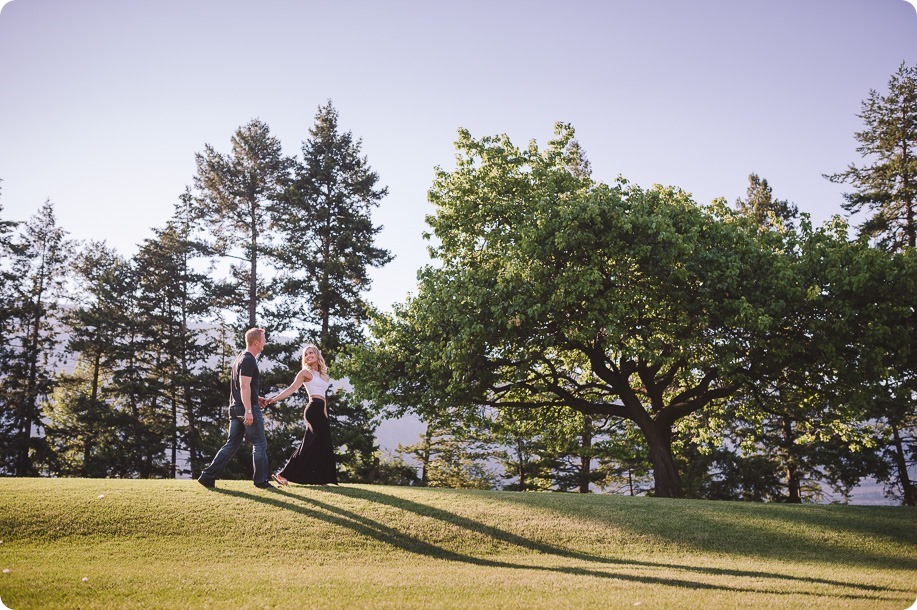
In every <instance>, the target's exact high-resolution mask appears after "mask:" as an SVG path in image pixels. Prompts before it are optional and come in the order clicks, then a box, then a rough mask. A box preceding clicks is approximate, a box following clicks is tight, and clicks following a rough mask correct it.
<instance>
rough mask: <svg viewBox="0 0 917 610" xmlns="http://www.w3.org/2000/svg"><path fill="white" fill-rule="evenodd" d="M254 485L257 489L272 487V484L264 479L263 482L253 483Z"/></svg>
mask: <svg viewBox="0 0 917 610" xmlns="http://www.w3.org/2000/svg"><path fill="white" fill-rule="evenodd" d="M255 487H257V488H258V489H274V486H273V485H271V484H270V483H268V482H267V481H265V482H264V483H255Z"/></svg>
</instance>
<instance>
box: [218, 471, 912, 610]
mask: <svg viewBox="0 0 917 610" xmlns="http://www.w3.org/2000/svg"><path fill="white" fill-rule="evenodd" d="M320 489H321V490H322V491H324V492H327V493H331V494H337V495H341V496H344V497H349V498H358V499H362V500H366V501H369V502H375V503H378V504H384V505H387V506H391V507H395V508H398V509H401V510H405V511H408V512H412V513H414V514H417V515H421V516H426V517H431V518H434V519H439V520H442V521H444V522H446V523H449V524H452V525H455V526H457V527H461V528H465V529H468V530H469V531H472V532H475V533H480V534H483V535H487V536H490V537H493V538H495V539H496V540H499V541H501V542H504V543H506V544H510V545H514V546H518V547H520V548H523V549H526V550H530V551H534V552H537V553H541V554H545V555H554V556H557V557H562V558H567V559H576V560H582V561H588V562H593V563H602V564H605V565H607V566H614V565H617V566H621V567H627V566H630V567H650V568H657V569H658V568H671V569H678V570H686V571H699V572H703V573H706V574H710V575H716V574H727V575H734V576H743V577H751V578H772V579H779V580H789V581H802V582H805V583H810V584H814V583H819V584H825V585H829V586H833V587H843V588H848V589H858V590H862V591H864V592H865V591H876V592H878V591H885V592H906V591H899V590H898V589H888V588H883V587H875V586H871V585H857V584H849V583H844V582H835V581H829V580H821V579H810V578H799V577H795V576H786V575H781V574H770V573H763V572H762V573H759V572H747V571H741V570H719V569H705V568H695V567H693V566H681V565H667V564H656V563H651V562H641V561H625V560H616V559H607V558H603V557H599V556H594V555H588V554H585V553H579V552H576V551H570V550H568V549H564V548H561V547H556V546H553V545H550V544H546V543H543V542H537V541H533V540H529V539H527V538H523V537H521V536H518V535H516V534H513V533H511V532H506V531H503V530H500V529H498V528H494V527H492V526H489V525H486V524H483V523H479V522H477V521H474V520H471V519H467V518H465V517H461V516H459V515H456V514H454V513H450V512H448V511H444V510H441V509H438V508H434V507H431V506H428V505H425V504H419V503H416V502H412V501H409V500H404V499H403V498H397V497H394V496H389V495H386V494H381V493H378V492H373V491H369V490H365V489H356V488H340V487H338V488H324V487H323V488H320ZM216 491H217V492H219V493H223V494H226V495H230V496H234V497H237V498H243V499H246V500H251V501H254V502H260V503H263V504H267V505H270V506H275V507H277V508H281V509H285V510H290V511H293V512H295V513H297V514H300V515H303V516H305V517H309V518H311V519H316V520H318V521H322V522H325V523H328V524H329V525H334V526H337V527H341V528H346V529H349V530H351V531H353V532H355V533H357V534H360V535H362V536H365V537H367V538H371V539H373V540H377V541H379V542H382V543H384V544H388V545H390V546H392V547H394V548H397V549H400V550H402V551H406V552H409V553H414V554H418V555H422V556H424V557H429V558H431V559H439V560H446V561H455V562H460V563H466V564H471V565H475V566H481V567H488V568H504V569H515V570H539V571H546V572H556V573H561V574H568V575H575V576H590V577H597V578H607V579H611V580H618V581H627V582H635V583H642V584H648V585H663V586H670V587H685V588H689V589H700V590H704V589H705V590H718V591H730V592H745V593H761V594H771V595H812V596H818V597H823V596H824V595H821V594H818V593H813V592H809V591H774V590H769V589H767V588H763V587H762V588H742V587H737V586H734V585H729V586H723V585H716V584H711V583H705V582H699V581H695V580H685V579H679V578H661V577H655V576H640V575H634V574H624V573H618V572H614V571H609V570H607V569H606V570H602V569H591V568H581V567H574V566H565V567H553V566H540V565H537V564H532V565H527V564H517V563H511V562H506V561H499V560H494V559H485V558H482V557H475V556H473V555H466V554H462V553H458V552H455V551H452V550H449V549H446V548H443V547H441V546H437V545H435V544H432V543H430V542H427V541H425V540H422V539H421V538H418V537H417V536H412V535H410V534H406V533H404V532H402V531H399V530H398V529H396V528H394V527H391V526H389V525H386V524H384V523H381V522H379V521H376V520H374V519H370V518H368V517H366V516H364V515H361V514H359V513H356V512H353V511H350V510H346V509H344V508H341V507H339V506H335V505H333V504H329V503H327V502H322V501H320V500H317V499H314V498H312V497H305V496H301V495H298V494H292V493H284V492H281V491H277V490H275V491H273V492H272V493H270V494H268V495H262V494H255V493H250V492H243V491H235V490H229V489H217V490H216ZM828 596H829V597H837V598H843V599H869V600H885V601H898V598H890V597H877V596H875V595H859V594H836V593H835V594H830V595H828Z"/></svg>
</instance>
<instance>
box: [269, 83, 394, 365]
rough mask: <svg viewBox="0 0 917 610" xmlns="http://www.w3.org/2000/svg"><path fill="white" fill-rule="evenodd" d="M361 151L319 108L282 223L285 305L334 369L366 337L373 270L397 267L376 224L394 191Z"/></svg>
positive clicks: (333, 115) (329, 112)
mask: <svg viewBox="0 0 917 610" xmlns="http://www.w3.org/2000/svg"><path fill="white" fill-rule="evenodd" d="M361 146H362V141H361V140H359V139H358V140H354V138H353V135H352V133H351V132H349V131H347V132H341V131H340V128H339V126H338V113H337V110H335V109H334V107H333V106H332V104H331V102H330V101H329V102H328V103H327V104H326V105H324V106H320V107H319V109H318V112H317V113H316V115H315V125H314V126H313V127H312V128H311V129H310V130H309V138H308V139H307V140H306V141H305V142H303V145H302V156H303V158H302V161H301V162H298V163H297V165H296V170H295V180H294V181H293V184H292V186H291V188H290V189H289V190H288V191H287V193H286V197H285V200H286V202H287V204H288V213H286V214H284V215H282V216H280V217H278V218H277V226H278V228H279V229H280V232H281V234H282V236H283V244H284V246H283V247H282V248H280V249H279V250H278V258H279V259H280V261H281V263H282V269H283V270H284V283H283V293H284V294H285V295H286V297H287V300H286V306H287V307H288V308H289V309H290V310H291V311H292V312H297V313H298V314H299V316H302V318H303V319H302V323H301V324H300V325H299V332H300V335H301V337H303V338H305V337H308V338H311V339H314V340H315V341H316V343H317V344H318V345H319V347H320V348H321V349H322V350H323V352H324V353H325V355H326V359H327V360H329V362H331V361H334V359H335V358H336V356H337V353H338V352H339V350H340V348H341V346H344V345H347V344H350V343H353V342H354V341H356V340H358V338H359V332H360V325H361V323H362V321H363V320H364V319H365V318H366V315H367V307H368V306H367V304H366V302H365V301H364V300H363V296H362V295H363V294H364V293H365V292H366V291H367V290H369V287H370V279H369V275H368V270H369V268H370V267H381V266H382V265H385V264H386V263H388V262H389V261H391V260H392V256H391V254H390V253H389V252H388V251H387V250H384V249H381V248H378V247H376V246H375V245H374V243H373V242H374V239H375V237H376V235H378V233H379V232H380V231H381V230H382V227H381V226H374V225H373V221H372V217H371V212H372V208H374V207H377V206H378V205H379V203H380V201H381V200H382V198H383V197H384V196H385V195H386V194H387V193H388V189H387V188H385V187H380V186H378V182H379V176H378V175H377V174H376V173H375V172H374V171H372V169H371V168H370V167H369V163H368V161H367V159H366V157H365V156H361V150H360V149H361ZM303 301H304V302H305V303H304V305H305V307H303V306H302V305H301V304H302V303H303Z"/></svg>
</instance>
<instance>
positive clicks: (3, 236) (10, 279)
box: [0, 204, 19, 473]
mask: <svg viewBox="0 0 917 610" xmlns="http://www.w3.org/2000/svg"><path fill="white" fill-rule="evenodd" d="M2 212H3V205H2V204H0V213H2ZM18 225H19V223H17V222H14V221H11V220H2V217H0V336H2V337H4V340H2V341H0V362H11V360H12V358H13V357H14V355H15V354H16V353H17V352H18V350H14V348H13V344H12V342H11V341H10V340H9V339H10V338H12V336H13V327H14V325H15V322H16V311H15V306H16V298H15V295H16V291H15V288H16V274H15V273H14V268H13V266H12V259H13V258H14V255H15V254H16V252H17V251H18V245H17V243H16V241H15V239H14V238H15V235H16V233H15V231H16V227H17V226H18ZM10 374H11V371H10V370H9V367H7V366H3V367H0V387H3V388H7V387H11V386H10V384H11V383H12V380H11V379H10V378H9V376H10ZM10 398H11V396H10V395H9V393H7V392H5V391H4V392H0V446H3V447H12V446H13V441H14V438H15V430H16V428H15V417H14V412H13V404H12V402H11V401H10ZM11 457H12V456H11V454H8V453H6V452H2V453H0V473H10V472H12V470H13V469H12V466H11V463H10V458H11Z"/></svg>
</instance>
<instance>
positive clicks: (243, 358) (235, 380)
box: [230, 352, 261, 413]
mask: <svg viewBox="0 0 917 610" xmlns="http://www.w3.org/2000/svg"><path fill="white" fill-rule="evenodd" d="M242 375H244V376H246V377H251V378H252V383H251V390H252V395H251V403H249V404H251V405H252V406H257V405H258V397H259V396H260V395H261V393H260V391H259V388H258V378H259V376H260V373H259V372H258V361H257V360H255V357H254V356H253V355H251V354H250V353H248V352H242V353H241V354H239V356H238V357H237V358H236V360H235V362H233V363H232V384H231V386H230V387H231V389H232V398H231V400H232V405H231V406H233V407H239V408H240V409H242V412H243V413H244V411H245V409H244V407H245V403H243V402H242V386H241V384H240V383H239V377H240V376H242Z"/></svg>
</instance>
